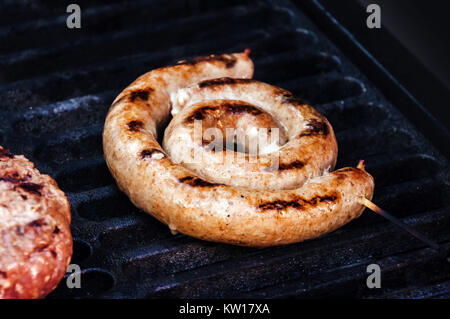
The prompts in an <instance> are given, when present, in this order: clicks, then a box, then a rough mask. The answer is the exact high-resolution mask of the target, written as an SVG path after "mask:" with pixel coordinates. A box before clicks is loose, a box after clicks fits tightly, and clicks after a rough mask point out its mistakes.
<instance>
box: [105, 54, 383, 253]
mask: <svg viewBox="0 0 450 319" xmlns="http://www.w3.org/2000/svg"><path fill="white" fill-rule="evenodd" d="M252 75H253V64H252V62H251V60H250V58H249V57H248V52H244V53H239V54H230V55H217V56H216V55H212V56H208V57H201V58H197V59H194V60H191V61H181V62H179V64H177V65H174V66H169V67H165V68H160V69H156V70H154V71H151V72H149V73H147V74H145V75H143V76H141V77H140V78H138V79H137V80H136V81H135V82H133V83H132V84H131V85H130V86H129V87H127V88H126V89H125V90H124V91H123V92H122V93H121V94H120V95H119V96H118V97H117V98H116V100H115V101H114V103H113V105H112V106H111V108H110V111H109V112H108V115H107V118H106V121H105V127H104V132H103V148H104V153H105V159H106V162H107V164H108V167H109V169H110V171H111V173H112V175H113V176H114V178H115V179H116V181H117V184H118V186H119V187H120V189H121V190H122V191H124V192H125V193H126V194H127V195H128V197H129V198H130V199H131V201H132V202H133V203H134V204H135V205H136V206H137V207H139V208H141V209H143V210H144V211H146V212H148V213H150V214H152V215H153V216H154V217H156V218H157V219H158V220H160V221H162V222H163V223H165V224H167V225H168V226H169V228H170V229H171V230H172V231H179V232H181V233H184V234H187V235H190V236H193V237H197V238H200V239H204V240H209V241H218V242H225V243H231V244H236V245H244V246H258V247H263V246H272V245H281V244H287V243H293V242H298V241H302V240H306V239H310V238H314V237H317V236H320V235H322V234H324V233H327V232H329V231H332V230H334V229H336V228H338V227H340V226H342V225H344V224H345V223H347V222H348V221H350V220H351V219H353V218H356V217H358V216H359V215H360V214H361V213H362V211H363V210H364V207H363V206H362V205H361V204H360V200H361V198H363V197H366V198H369V199H371V197H372V194H373V188H374V182H373V178H372V177H371V176H370V175H369V174H368V173H366V172H365V171H364V170H363V169H357V168H343V169H340V170H337V171H334V172H331V173H328V171H329V170H331V169H333V168H334V165H335V162H336V156H337V145H336V141H335V137H334V133H333V129H332V127H331V125H330V124H329V123H328V121H327V120H326V119H325V118H324V117H323V116H322V115H321V114H319V113H318V112H317V111H316V110H315V109H313V108H312V107H310V106H308V105H306V104H305V103H303V102H301V101H300V100H298V99H296V98H295V97H294V96H293V95H292V94H290V93H289V92H287V91H285V90H282V89H279V88H276V87H273V86H270V85H268V84H265V83H261V82H257V81H253V80H249V78H251V77H252ZM171 110H172V112H173V113H174V114H175V115H174V118H173V119H172V121H171V123H170V124H169V126H168V127H167V129H166V131H165V136H164V148H163V147H161V145H160V143H159V142H158V133H159V132H160V131H161V129H163V128H164V126H165V125H166V123H167V121H168V119H169V117H170V115H169V114H170V111H171ZM242 115H245V116H247V119H249V120H252V121H254V123H257V124H256V125H261V126H262V127H266V128H267V127H273V126H276V127H278V128H280V131H281V134H280V135H279V139H278V140H277V141H276V144H277V145H276V147H277V148H278V151H279V154H280V156H279V163H278V169H276V170H270V169H268V170H267V169H264V168H263V169H261V167H264V166H261V161H262V160H263V159H264V157H265V156H266V155H267V154H266V153H265V152H261V153H259V154H257V155H256V158H257V163H247V162H248V161H247V162H246V165H240V164H236V165H231V166H230V167H228V168H227V164H224V163H218V164H217V165H213V164H211V163H209V162H202V163H200V165H197V164H195V163H194V164H193V165H191V164H189V163H186V158H185V155H183V154H180V152H177V149H179V148H180V147H181V145H187V147H188V148H190V149H191V150H196V149H198V150H200V151H201V152H202V154H203V155H205V156H206V158H209V159H211V158H214V157H215V156H217V152H214V151H212V150H211V149H208V148H206V147H205V145H203V143H200V144H198V143H196V141H195V140H193V139H192V125H193V123H192V120H193V119H194V120H195V119H197V118H198V119H203V120H205V121H206V122H208V121H209V122H210V123H212V124H211V125H216V124H218V123H219V122H223V121H225V120H227V121H229V122H230V123H231V125H232V126H233V125H234V126H235V127H236V126H240V127H241V128H242V129H243V130H244V131H246V132H247V133H248V132H250V131H251V130H252V125H250V126H248V124H246V123H238V121H239V116H242ZM222 124H223V123H222ZM272 146H273V145H272ZM236 153H238V152H236ZM269 153H270V152H269ZM248 155H249V154H246V155H245V157H249V156H248ZM208 156H209V157H208ZM266 168H267V167H266ZM246 170H249V171H252V170H253V172H254V173H255V174H256V176H257V178H258V179H257V180H256V181H255V178H254V177H253V178H249V177H247V176H246V175H245V171H246ZM214 172H216V173H218V174H215V173H214Z"/></svg>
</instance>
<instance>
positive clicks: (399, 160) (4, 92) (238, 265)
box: [0, 0, 450, 298]
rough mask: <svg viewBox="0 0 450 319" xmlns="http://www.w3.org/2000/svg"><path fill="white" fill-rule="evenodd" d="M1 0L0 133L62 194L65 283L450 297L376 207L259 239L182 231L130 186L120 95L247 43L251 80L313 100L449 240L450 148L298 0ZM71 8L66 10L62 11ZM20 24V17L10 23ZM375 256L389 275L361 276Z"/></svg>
mask: <svg viewBox="0 0 450 319" xmlns="http://www.w3.org/2000/svg"><path fill="white" fill-rule="evenodd" d="M77 3H78V4H80V6H81V8H82V29H81V30H68V29H67V28H66V27H65V18H66V16H65V15H64V14H63V13H64V12H65V6H64V5H62V4H60V3H59V4H55V5H52V6H48V5H46V4H44V2H43V1H42V2H37V4H36V3H35V2H34V4H31V2H29V1H27V0H21V1H15V2H14V3H12V2H11V4H9V2H6V4H5V6H4V8H3V9H2V12H1V13H0V14H1V19H0V55H1V58H0V85H1V87H0V101H1V102H0V103H1V111H0V117H1V118H2V125H1V126H0V143H1V144H2V145H5V146H7V147H8V148H10V149H11V150H12V151H13V152H14V153H19V154H25V155H26V156H27V157H29V158H30V159H31V160H33V161H34V162H35V163H36V166H37V167H38V168H39V169H40V170H41V171H42V172H45V173H49V174H51V175H53V176H54V177H55V178H56V180H57V181H58V183H59V185H60V187H61V188H62V189H63V190H64V191H66V192H67V194H68V196H69V199H70V202H71V208H72V214H73V224H72V232H73V235H74V257H73V260H72V263H77V264H79V265H80V266H81V268H82V269H83V275H82V288H81V289H72V290H71V289H68V288H66V287H65V285H64V282H63V284H61V285H60V286H59V287H58V288H57V290H56V291H55V292H53V293H52V294H51V295H50V296H51V297H54V298H60V297H78V298H86V297H103V298H108V297H114V298H119V297H131V298H133V297H150V298H156V297H287V296H297V297H307V298H308V297H323V296H326V297H338V296H347V297H349V296H351V297H366V298H371V297H439V296H447V297H448V296H450V284H449V283H450V273H449V271H448V266H449V265H448V260H447V259H446V258H445V257H442V256H441V255H438V254H436V253H434V252H433V251H432V250H431V249H428V248H426V247H424V246H423V245H422V244H421V243H420V242H418V241H416V240H415V239H413V238H411V237H410V236H409V235H408V234H404V233H403V232H401V231H399V230H398V228H396V227H395V226H393V225H390V224H388V223H387V222H386V221H384V220H382V219H380V218H379V217H378V216H376V215H375V214H371V213H370V212H365V213H364V214H363V215H362V216H361V217H360V218H359V219H358V220H356V221H354V222H352V223H350V224H349V225H347V226H345V227H343V228H341V229H339V230H337V231H335V232H333V233H331V234H328V235H326V236H323V237H321V238H318V239H315V240H311V241H307V242H304V243H299V244H295V245H289V246H283V247H274V248H265V249H251V248H243V247H234V246H228V245H222V244H215V243H208V242H202V241H199V240H196V239H192V238H189V237H186V236H183V235H177V236H173V235H171V234H170V232H169V230H168V228H167V227H165V226H164V225H162V224H161V223H159V222H158V221H156V220H155V219H153V218H152V217H150V216H148V215H146V214H143V213H142V212H140V211H139V210H138V209H137V208H135V207H134V206H133V205H132V204H131V203H130V202H129V200H128V199H127V198H126V197H125V196H124V195H123V194H121V193H120V191H119V190H118V189H117V187H116V186H115V184H114V181H113V179H112V178H111V176H110V174H109V172H108V169H107V167H106V164H105V162H104V160H103V153H102V144H101V132H102V129H103V122H104V118H105V116H106V112H107V110H108V108H109V105H110V104H111V102H112V100H113V99H114V97H115V96H116V95H117V94H118V93H119V92H120V91H121V90H122V89H123V88H124V87H125V86H126V85H128V83H130V82H131V81H133V80H134V79H135V78H136V77H137V76H139V75H140V74H142V73H144V72H146V71H148V70H150V69H152V68H155V67H159V66H162V65H165V64H170V63H173V62H175V61H176V60H179V59H182V58H187V57H191V56H197V55H206V54H210V53H213V52H217V53H219V52H233V51H237V50H243V49H244V48H247V47H249V48H251V49H252V54H253V59H254V61H255V65H256V74H255V78H256V79H258V80H262V81H267V82H269V83H272V84H275V85H278V86H281V87H283V88H286V89H288V90H291V91H293V92H294V93H295V94H297V95H299V96H301V97H303V98H305V99H307V100H309V101H310V102H311V103H312V104H313V105H315V106H316V107H317V108H318V109H319V110H320V111H321V112H322V113H324V114H325V115H326V116H327V117H328V118H329V120H330V122H331V123H332V125H333V126H334V128H335V131H336V135H337V139H338V142H339V150H340V151H339V152H340V155H339V160H338V167H342V166H346V165H352V166H354V165H355V164H356V163H357V161H358V159H360V158H364V159H365V160H366V162H367V170H368V171H369V172H370V173H372V174H373V175H374V177H375V180H376V182H377V184H376V193H375V197H374V202H376V203H378V204H380V206H382V207H385V208H386V209H388V210H391V211H392V212H394V213H395V215H397V216H398V217H401V218H403V219H404V221H405V222H407V223H410V224H411V225H413V226H414V227H416V228H417V229H418V230H420V231H422V232H424V233H426V234H428V235H429V236H430V237H432V238H433V239H435V240H436V241H438V242H440V243H441V244H442V246H443V247H444V250H445V251H446V252H447V253H448V250H449V248H450V247H449V246H450V234H449V232H448V230H449V228H450V214H449V207H450V196H449V195H450V184H449V170H448V161H447V159H446V158H444V157H443V156H442V155H441V154H439V153H438V152H437V151H436V150H435V149H434V148H433V147H432V146H431V144H430V143H429V142H428V141H427V140H426V139H425V138H424V137H423V136H422V135H421V134H420V133H418V132H417V130H416V129H415V128H414V126H412V125H411V124H410V123H409V122H408V121H406V120H405V118H404V117H403V116H402V115H401V114H400V113H399V112H398V111H397V110H396V108H395V107H394V106H393V105H391V104H390V103H389V102H388V101H387V100H386V99H385V98H384V97H383V95H382V94H381V93H380V92H379V91H378V90H377V89H376V88H375V87H374V85H373V84H372V83H371V82H370V81H369V80H368V79H367V78H366V77H365V76H364V75H363V74H361V73H360V72H359V71H358V69H356V68H355V66H354V65H353V64H352V63H351V62H350V61H349V60H348V59H347V58H346V57H345V56H344V55H343V54H342V52H341V51H340V50H339V49H337V48H336V47H335V46H334V45H333V44H332V43H331V42H330V41H329V40H328V39H327V38H326V37H325V36H324V35H323V34H322V33H321V32H320V31H319V30H318V29H317V27H316V26H314V25H313V24H312V23H311V22H310V20H309V19H308V18H307V17H306V16H305V15H304V14H303V13H302V12H300V11H299V10H298V9H297V8H296V7H295V6H294V5H293V4H291V3H290V2H289V1H276V2H275V1H270V0H265V1H258V2H253V1H251V2H248V3H245V4H244V3H243V2H242V1H214V6H213V5H212V4H211V3H212V2H211V1H185V0H178V1H173V2H170V4H168V3H167V2H166V1H127V2H126V4H125V5H123V4H121V3H120V2H119V1H113V0H109V1H89V4H88V2H87V1H77ZM61 14H62V15H61ZM13 23H14V24H13ZM371 263H378V264H379V265H380V266H381V269H382V271H383V285H382V289H377V290H376V291H373V290H370V289H368V288H367V287H366V284H365V282H366V277H367V273H366V266H367V265H369V264H371Z"/></svg>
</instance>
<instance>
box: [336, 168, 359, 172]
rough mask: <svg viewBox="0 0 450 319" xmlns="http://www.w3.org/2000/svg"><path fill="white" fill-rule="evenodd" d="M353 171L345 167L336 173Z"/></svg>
mask: <svg viewBox="0 0 450 319" xmlns="http://www.w3.org/2000/svg"><path fill="white" fill-rule="evenodd" d="M354 170H355V168H353V167H345V168H341V169H339V170H337V171H336V173H345V172H352V171H354Z"/></svg>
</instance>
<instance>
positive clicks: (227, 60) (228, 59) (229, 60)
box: [177, 54, 236, 69]
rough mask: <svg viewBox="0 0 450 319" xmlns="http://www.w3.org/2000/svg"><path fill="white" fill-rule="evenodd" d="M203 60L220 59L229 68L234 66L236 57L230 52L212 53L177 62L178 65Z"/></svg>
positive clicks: (191, 63)
mask: <svg viewBox="0 0 450 319" xmlns="http://www.w3.org/2000/svg"><path fill="white" fill-rule="evenodd" d="M203 61H220V62H223V63H224V64H225V67H226V68H227V69H229V68H232V67H233V66H234V65H235V64H236V57H235V56H233V55H230V54H222V55H215V54H211V55H208V56H200V57H196V58H192V59H188V60H181V61H178V62H177V65H183V64H184V65H194V64H197V63H199V62H203Z"/></svg>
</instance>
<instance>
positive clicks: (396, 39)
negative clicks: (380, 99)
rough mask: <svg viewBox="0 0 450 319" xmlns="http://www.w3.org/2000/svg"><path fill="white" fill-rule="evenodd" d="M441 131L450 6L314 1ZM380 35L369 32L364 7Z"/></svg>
mask: <svg viewBox="0 0 450 319" xmlns="http://www.w3.org/2000/svg"><path fill="white" fill-rule="evenodd" d="M319 2H320V3H321V4H323V5H324V6H325V7H326V8H328V9H329V10H330V12H331V13H332V14H333V16H334V17H335V18H336V19H337V20H338V21H339V23H341V24H342V25H343V26H344V27H345V28H346V29H348V30H349V31H350V32H351V33H352V34H353V35H354V36H355V38H356V39H357V41H359V42H360V43H361V44H362V45H363V46H364V48H365V49H367V50H368V51H369V52H370V54H372V55H373V56H374V57H375V58H376V59H377V60H378V61H379V62H380V63H381V64H382V65H383V66H384V67H385V68H386V69H387V70H388V72H390V73H391V74H392V75H393V76H394V77H395V78H397V79H398V80H399V81H400V83H401V84H402V85H404V86H405V88H406V89H407V90H408V91H409V92H410V93H411V94H412V95H413V96H414V97H415V98H417V99H418V100H419V101H420V102H421V103H422V104H423V106H424V107H425V108H426V109H427V110H428V111H430V113H431V114H432V115H433V116H434V117H435V118H437V119H438V120H439V121H440V122H441V123H442V124H443V125H444V126H445V127H446V129H447V130H448V129H450V103H449V101H450V61H449V57H450V45H449V41H450V36H449V34H450V33H449V31H450V27H449V19H448V14H449V12H450V3H449V2H448V1H443V0H429V1H423V0H422V1H421V0H395V1H393V0H379V1H373V0H372V1H371V0H346V1H333V0H319ZM371 3H376V4H378V5H379V6H380V7H381V23H382V28H381V29H368V28H367V26H366V18H367V16H368V15H369V13H367V12H366V7H367V5H368V4H371Z"/></svg>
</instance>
